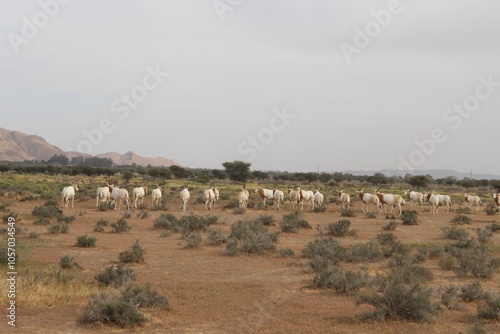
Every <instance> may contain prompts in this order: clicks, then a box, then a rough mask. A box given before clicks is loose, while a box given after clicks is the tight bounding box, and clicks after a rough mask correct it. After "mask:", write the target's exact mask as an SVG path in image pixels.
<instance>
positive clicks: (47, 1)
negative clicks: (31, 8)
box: [7, 0, 71, 53]
mask: <svg viewBox="0 0 500 334" xmlns="http://www.w3.org/2000/svg"><path fill="white" fill-rule="evenodd" d="M70 1H71V0H40V1H38V5H39V6H40V9H39V10H38V11H36V12H35V14H33V16H32V17H31V19H29V18H27V17H26V16H23V17H22V18H21V22H22V24H21V28H20V29H19V33H17V32H12V31H11V32H9V33H8V34H7V39H8V40H9V42H10V45H11V46H12V49H13V50H14V52H15V53H19V51H20V49H19V47H20V46H21V45H25V44H28V43H29V42H30V41H31V40H32V39H33V38H35V37H36V36H38V34H39V33H40V30H41V29H43V28H45V26H47V24H48V23H49V21H50V20H51V19H52V18H54V17H56V16H57V15H58V14H59V11H60V10H61V5H66V4H68V3H69V2H70Z"/></svg>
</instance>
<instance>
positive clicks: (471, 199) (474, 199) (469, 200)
mask: <svg viewBox="0 0 500 334" xmlns="http://www.w3.org/2000/svg"><path fill="white" fill-rule="evenodd" d="M464 198H465V204H466V205H467V206H469V204H471V205H472V206H474V205H476V211H479V205H481V198H479V196H472V195H467V193H464Z"/></svg>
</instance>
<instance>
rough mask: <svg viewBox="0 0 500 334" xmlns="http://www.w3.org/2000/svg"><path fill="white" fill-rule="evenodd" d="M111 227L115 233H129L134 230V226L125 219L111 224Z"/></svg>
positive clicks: (122, 218)
mask: <svg viewBox="0 0 500 334" xmlns="http://www.w3.org/2000/svg"><path fill="white" fill-rule="evenodd" d="M111 227H112V228H113V232H114V233H123V232H128V231H130V230H131V229H132V226H130V225H129V224H128V223H127V221H126V220H125V218H124V217H121V218H120V219H118V221H117V222H116V223H111Z"/></svg>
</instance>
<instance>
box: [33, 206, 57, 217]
mask: <svg viewBox="0 0 500 334" xmlns="http://www.w3.org/2000/svg"><path fill="white" fill-rule="evenodd" d="M31 215H33V216H35V217H45V218H59V217H62V216H63V211H62V210H61V209H59V207H58V206H57V205H47V206H35V208H34V209H33V211H31Z"/></svg>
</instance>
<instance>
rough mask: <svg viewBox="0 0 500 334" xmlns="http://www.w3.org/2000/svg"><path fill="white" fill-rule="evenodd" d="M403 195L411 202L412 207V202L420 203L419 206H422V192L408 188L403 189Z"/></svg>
mask: <svg viewBox="0 0 500 334" xmlns="http://www.w3.org/2000/svg"><path fill="white" fill-rule="evenodd" d="M405 195H406V199H407V200H409V201H410V202H411V207H412V208H413V204H415V203H416V204H417V205H418V203H420V206H424V194H422V193H420V192H418V191H413V190H411V191H410V189H407V190H405Z"/></svg>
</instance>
